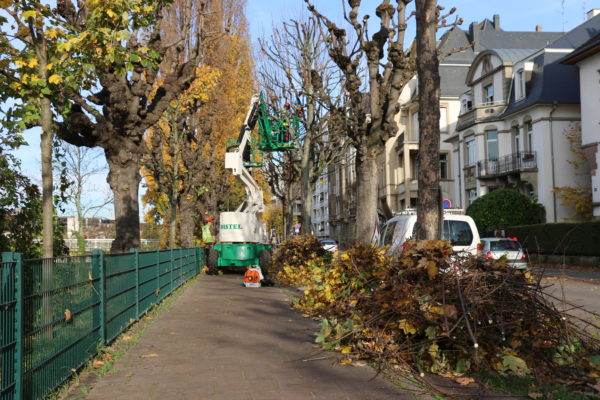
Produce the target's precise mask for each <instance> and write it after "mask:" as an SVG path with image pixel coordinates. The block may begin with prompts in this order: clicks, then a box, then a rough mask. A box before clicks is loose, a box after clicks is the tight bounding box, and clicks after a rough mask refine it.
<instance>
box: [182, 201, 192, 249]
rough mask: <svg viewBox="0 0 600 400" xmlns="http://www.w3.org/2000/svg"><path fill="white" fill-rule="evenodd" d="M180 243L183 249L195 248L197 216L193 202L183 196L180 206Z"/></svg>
mask: <svg viewBox="0 0 600 400" xmlns="http://www.w3.org/2000/svg"><path fill="white" fill-rule="evenodd" d="M179 216H180V221H179V241H180V242H181V247H194V228H195V227H196V225H195V221H196V218H195V217H196V215H195V213H194V207H193V205H192V204H191V202H189V201H187V200H186V199H185V196H182V197H181V199H180V205H179Z"/></svg>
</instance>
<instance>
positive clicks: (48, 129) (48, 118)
mask: <svg viewBox="0 0 600 400" xmlns="http://www.w3.org/2000/svg"><path fill="white" fill-rule="evenodd" d="M41 121H42V140H41V144H40V146H41V151H42V242H43V250H42V257H44V258H52V257H54V196H53V189H54V183H53V179H52V140H53V136H54V132H53V130H52V109H51V105H50V99H48V98H43V99H42V112H41Z"/></svg>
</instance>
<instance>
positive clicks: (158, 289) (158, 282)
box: [156, 249, 160, 303]
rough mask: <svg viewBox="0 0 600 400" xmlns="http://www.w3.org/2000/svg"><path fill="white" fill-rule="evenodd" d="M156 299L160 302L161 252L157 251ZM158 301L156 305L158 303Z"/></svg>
mask: <svg viewBox="0 0 600 400" xmlns="http://www.w3.org/2000/svg"><path fill="white" fill-rule="evenodd" d="M156 297H158V300H160V250H159V249H156ZM158 300H157V301H156V303H158Z"/></svg>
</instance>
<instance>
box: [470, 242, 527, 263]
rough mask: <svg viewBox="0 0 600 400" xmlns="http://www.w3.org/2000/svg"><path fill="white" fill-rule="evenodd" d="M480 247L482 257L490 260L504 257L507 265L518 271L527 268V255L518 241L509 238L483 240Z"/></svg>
mask: <svg viewBox="0 0 600 400" xmlns="http://www.w3.org/2000/svg"><path fill="white" fill-rule="evenodd" d="M481 245H482V246H481V255H482V256H484V257H486V258H489V259H491V260H499V259H501V258H502V257H506V263H507V265H509V266H511V267H513V268H518V269H523V268H527V265H528V263H527V255H526V254H525V252H524V251H523V248H522V247H521V244H520V243H519V242H518V241H516V240H514V239H509V238H483V239H481Z"/></svg>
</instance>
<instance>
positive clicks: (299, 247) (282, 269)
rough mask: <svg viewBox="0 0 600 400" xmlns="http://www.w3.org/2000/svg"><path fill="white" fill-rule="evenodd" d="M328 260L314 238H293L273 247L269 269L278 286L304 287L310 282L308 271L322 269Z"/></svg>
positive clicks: (327, 254) (328, 257)
mask: <svg viewBox="0 0 600 400" xmlns="http://www.w3.org/2000/svg"><path fill="white" fill-rule="evenodd" d="M330 259H331V254H330V253H329V252H328V251H327V250H325V249H324V248H323V246H322V245H321V243H320V242H319V240H318V239H317V237H316V236H314V235H303V236H294V237H292V238H290V239H288V240H286V241H284V242H283V243H281V244H279V245H278V246H277V247H275V250H274V251H273V257H272V259H271V267H270V269H271V272H272V273H273V277H274V279H275V282H277V283H278V284H280V285H287V286H305V285H307V284H308V283H309V282H311V278H310V274H309V270H311V269H312V268H313V267H314V266H318V267H319V268H321V267H323V264H324V263H328V262H329V260H330Z"/></svg>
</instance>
